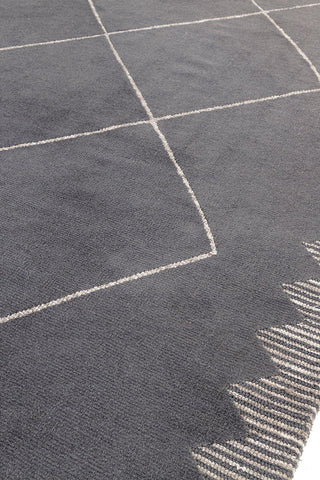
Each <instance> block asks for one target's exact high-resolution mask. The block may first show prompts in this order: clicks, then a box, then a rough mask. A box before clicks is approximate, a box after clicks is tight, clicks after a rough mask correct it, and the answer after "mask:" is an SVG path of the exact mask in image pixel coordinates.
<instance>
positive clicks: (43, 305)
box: [0, 252, 214, 323]
mask: <svg viewBox="0 0 320 480" xmlns="http://www.w3.org/2000/svg"><path fill="white" fill-rule="evenodd" d="M213 255H214V253H213V252H208V253H203V254H201V255H197V256H195V257H191V258H186V259H185V260H180V261H179V262H175V263H169V264H167V265H162V266H161V267H157V268H153V269H151V270H145V271H143V272H139V273H135V274H133V275H130V276H128V277H123V278H119V279H118V280H115V281H113V282H109V283H105V284H103V285H97V286H95V287H92V288H88V289H86V290H80V291H78V292H74V293H71V294H70V295H66V296H65V297H60V298H57V299H55V300H51V301H50V302H47V303H41V304H39V305H36V306H34V307H30V308H27V309H25V310H21V311H19V312H16V313H11V314H10V315H7V316H6V317H2V318H0V323H6V322H8V321H9V320H14V319H17V318H21V317H26V316H27V315H31V314H33V313H37V312H41V311H42V310H45V309H47V308H51V307H55V306H57V305H61V304H62V303H66V302H70V301H71V300H74V299H76V298H79V297H83V296H85V295H89V294H91V293H94V292H99V291H100V290H106V289H107V288H111V287H115V286H116V285H122V284H123V283H128V282H132V281H134V280H139V279H140V278H144V277H150V276H151V275H155V274H156V273H160V272H165V271H167V270H172V269H173V268H177V267H181V266H183V265H189V264H190V263H195V262H198V261H199V260H204V259H206V258H209V257H212V256H213Z"/></svg>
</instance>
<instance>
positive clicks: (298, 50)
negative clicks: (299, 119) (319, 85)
mask: <svg viewBox="0 0 320 480" xmlns="http://www.w3.org/2000/svg"><path fill="white" fill-rule="evenodd" d="M251 3H252V4H253V5H254V6H255V7H257V8H258V9H259V10H260V12H261V13H263V15H264V16H265V17H266V18H267V19H268V20H269V21H270V22H271V23H272V24H273V25H274V26H275V27H276V28H277V29H278V30H279V32H280V33H281V34H282V35H283V36H284V38H285V39H286V40H288V42H290V43H291V45H292V46H293V47H294V48H295V49H296V50H297V52H298V53H299V55H301V57H302V58H303V59H304V60H305V61H306V62H307V63H308V65H309V67H310V68H311V70H312V71H313V73H314V74H315V76H316V77H317V79H318V81H319V82H320V73H319V72H318V70H317V69H316V67H315V66H314V65H313V63H312V62H311V60H310V58H309V57H308V56H307V55H306V54H305V53H304V52H303V50H301V48H300V47H299V46H298V45H297V44H296V42H295V41H294V40H292V38H291V37H290V36H289V35H288V34H287V33H286V32H285V31H284V30H283V28H281V27H280V25H278V24H277V22H276V21H275V20H274V19H273V18H272V17H270V15H269V14H268V12H267V11H266V10H264V9H263V8H262V7H260V5H259V4H258V3H257V2H256V1H255V0H251Z"/></svg>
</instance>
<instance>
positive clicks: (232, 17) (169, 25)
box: [0, 2, 320, 52]
mask: <svg viewBox="0 0 320 480" xmlns="http://www.w3.org/2000/svg"><path fill="white" fill-rule="evenodd" d="M319 6H320V2H317V3H308V4H305V5H294V6H292V7H281V8H272V9H270V10H264V12H266V13H270V12H282V11H286V10H296V9H300V8H310V7H319ZM256 15H263V12H262V11H259V12H251V13H242V14H239V15H230V16H226V17H213V18H202V19H200V20H190V21H189V22H177V23H166V24H160V25H151V26H148V27H140V28H129V29H128V30H116V31H114V32H109V33H108V34H109V36H110V35H119V34H123V33H133V32H141V31H144V30H155V29H159V28H170V27H179V26H183V25H194V24H197V23H207V22H218V21H220V20H235V19H237V18H245V17H252V16H256ZM104 36H105V34H104V33H99V34H97V35H86V36H83V37H73V38H64V39H61V40H50V41H48V42H36V43H26V44H23V45H10V46H9V47H0V52H2V51H6V50H16V49H19V48H27V47H38V46H42V45H53V44H56V43H65V42H74V41H77V40H86V39H90V38H97V37H104Z"/></svg>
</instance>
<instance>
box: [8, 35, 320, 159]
mask: <svg viewBox="0 0 320 480" xmlns="http://www.w3.org/2000/svg"><path fill="white" fill-rule="evenodd" d="M103 36H104V35H103ZM319 92H320V88H313V89H309V90H296V91H293V92H287V93H282V94H279V95H271V96H270V97H262V98H254V99H249V100H243V101H241V102H234V103H228V104H222V105H214V106H213V107H206V108H200V109H198V110H189V111H187V112H182V113H173V114H170V115H164V116H162V117H157V118H155V120H156V121H157V122H160V121H162V120H170V119H173V118H179V117H187V116H189V115H198V114H201V113H205V112H213V111H215V110H225V109H228V108H234V107H242V106H245V105H251V104H254V103H262V102H268V101H273V100H278V99H281V98H286V97H293V96H298V95H304V94H310V93H319ZM147 124H151V120H138V121H137V122H131V123H121V124H118V125H111V126H109V127H103V128H100V129H99V130H89V131H88V132H81V133H74V134H71V135H65V136H63V137H54V138H47V139H44V140H38V141H37V142H28V143H17V144H15V145H9V146H7V147H0V152H3V151H7V150H15V149H16V148H25V147H35V146H37V145H44V144H46V143H54V142H62V141H64V140H72V139H73V138H79V137H86V136H90V135H96V134H99V133H104V132H108V131H111V130H117V129H119V128H127V127H134V126H136V125H147Z"/></svg>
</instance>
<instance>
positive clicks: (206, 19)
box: [109, 2, 320, 35]
mask: <svg viewBox="0 0 320 480" xmlns="http://www.w3.org/2000/svg"><path fill="white" fill-rule="evenodd" d="M316 6H320V3H319V2H318V3H308V4H306V5H294V6H292V7H282V8H272V9H270V10H265V12H281V11H283V10H295V9H298V8H307V7H316ZM256 15H263V12H262V11H260V12H250V13H240V14H238V15H228V16H226V17H213V18H203V19H200V20H190V21H187V22H176V23H164V24H160V25H151V26H149V27H139V28H130V29H128V30H116V31H114V32H109V35H119V34H123V33H133V32H143V31H145V30H156V29H159V28H171V27H181V26H184V25H195V24H199V23H208V22H219V21H221V20H236V19H237V18H246V17H253V16H256Z"/></svg>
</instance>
